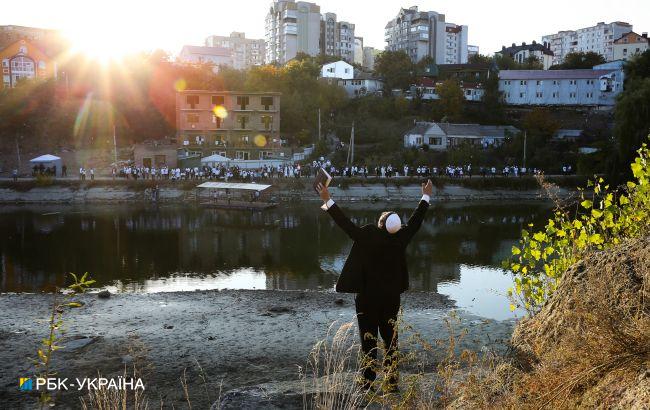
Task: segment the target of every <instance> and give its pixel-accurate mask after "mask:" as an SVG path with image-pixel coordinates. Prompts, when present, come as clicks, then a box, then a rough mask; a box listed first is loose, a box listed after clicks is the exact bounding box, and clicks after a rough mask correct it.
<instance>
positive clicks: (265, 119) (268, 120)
mask: <svg viewBox="0 0 650 410" xmlns="http://www.w3.org/2000/svg"><path fill="white" fill-rule="evenodd" d="M260 120H261V121H262V125H264V129H265V130H270V129H271V127H272V125H273V116H271V115H262V116H261V117H260Z"/></svg>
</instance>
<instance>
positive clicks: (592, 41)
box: [542, 21, 632, 65]
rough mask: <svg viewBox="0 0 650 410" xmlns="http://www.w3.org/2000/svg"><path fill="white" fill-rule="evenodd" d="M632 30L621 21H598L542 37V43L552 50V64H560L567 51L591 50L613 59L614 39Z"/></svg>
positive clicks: (608, 59) (606, 58) (609, 59)
mask: <svg viewBox="0 0 650 410" xmlns="http://www.w3.org/2000/svg"><path fill="white" fill-rule="evenodd" d="M630 31H632V25H631V24H629V23H625V22H622V21H615V22H612V23H605V22H599V23H597V24H596V25H595V26H591V27H585V28H581V29H578V30H564V31H559V32H557V33H555V34H549V35H546V36H543V37H542V43H543V44H545V45H546V46H547V47H548V48H550V49H551V51H552V52H553V65H555V64H561V63H562V62H563V61H564V58H565V57H566V55H567V54H569V53H574V52H580V51H582V52H589V51H593V52H595V53H598V54H600V55H602V56H603V57H605V60H606V61H613V60H614V48H613V44H614V40H616V39H617V38H620V37H621V36H623V34H625V33H629V32H630Z"/></svg>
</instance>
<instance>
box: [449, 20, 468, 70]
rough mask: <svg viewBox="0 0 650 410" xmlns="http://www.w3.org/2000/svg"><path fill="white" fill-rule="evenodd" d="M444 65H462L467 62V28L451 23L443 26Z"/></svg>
mask: <svg viewBox="0 0 650 410" xmlns="http://www.w3.org/2000/svg"><path fill="white" fill-rule="evenodd" d="M445 25H446V27H445V31H446V32H447V37H446V39H445V64H464V63H466V62H467V26H459V25H457V24H453V23H446V24H445Z"/></svg>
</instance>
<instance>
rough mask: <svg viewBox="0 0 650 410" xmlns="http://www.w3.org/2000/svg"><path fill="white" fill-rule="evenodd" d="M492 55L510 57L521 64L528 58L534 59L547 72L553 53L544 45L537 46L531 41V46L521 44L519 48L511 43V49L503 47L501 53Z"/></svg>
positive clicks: (537, 44)
mask: <svg viewBox="0 0 650 410" xmlns="http://www.w3.org/2000/svg"><path fill="white" fill-rule="evenodd" d="M494 54H500V55H502V56H509V57H512V59H513V60H515V61H516V62H517V63H519V64H522V63H525V62H526V60H528V58H529V57H535V58H537V60H539V62H540V63H542V66H543V68H544V70H548V69H549V68H550V67H551V66H552V65H553V52H552V51H551V49H550V48H548V46H547V45H546V44H539V43H537V42H536V41H534V40H533V42H532V43H531V44H526V43H521V45H520V46H518V45H516V44H515V43H512V46H511V47H506V46H503V47H501V51H497V52H496V53H494Z"/></svg>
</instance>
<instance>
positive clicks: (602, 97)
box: [499, 61, 624, 107]
mask: <svg viewBox="0 0 650 410" xmlns="http://www.w3.org/2000/svg"><path fill="white" fill-rule="evenodd" d="M622 63H623V62H622V61H613V62H610V63H605V64H600V65H597V66H594V67H593V68H592V69H580V70H502V71H500V72H499V91H501V93H502V94H503V99H504V101H505V103H506V104H510V105H565V106H567V105H568V106H593V107H598V106H605V107H613V106H614V104H615V103H616V96H617V95H618V94H619V93H620V92H621V91H623V80H624V73H623V64H622Z"/></svg>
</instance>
